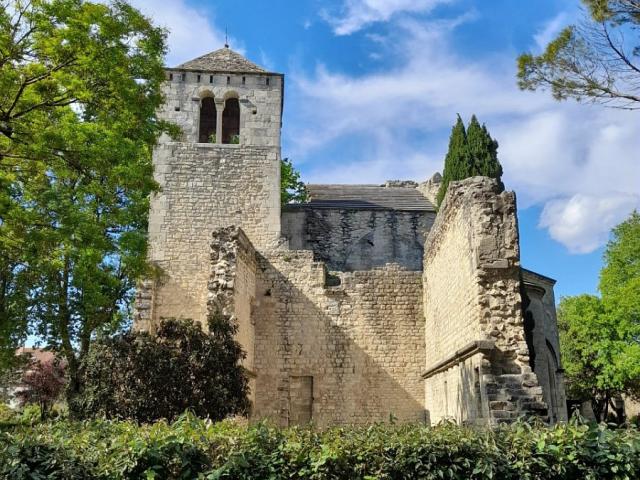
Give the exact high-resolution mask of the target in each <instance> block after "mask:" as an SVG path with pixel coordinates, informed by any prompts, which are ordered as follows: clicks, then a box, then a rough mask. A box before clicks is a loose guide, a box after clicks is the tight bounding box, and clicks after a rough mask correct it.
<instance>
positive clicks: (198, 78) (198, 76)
mask: <svg viewBox="0 0 640 480" xmlns="http://www.w3.org/2000/svg"><path fill="white" fill-rule="evenodd" d="M198 83H200V75H198Z"/></svg>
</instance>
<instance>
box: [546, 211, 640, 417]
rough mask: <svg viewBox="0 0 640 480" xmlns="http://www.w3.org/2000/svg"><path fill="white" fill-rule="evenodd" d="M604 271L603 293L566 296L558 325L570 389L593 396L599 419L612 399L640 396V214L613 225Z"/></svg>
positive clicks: (575, 394) (585, 397)
mask: <svg viewBox="0 0 640 480" xmlns="http://www.w3.org/2000/svg"><path fill="white" fill-rule="evenodd" d="M604 261H605V265H604V267H603V269H602V271H601V273H600V285H599V289H600V293H601V295H602V296H601V297H597V296H594V295H578V296H575V297H566V298H563V299H562V300H561V301H560V305H559V308H558V326H559V328H560V340H561V341H560V345H561V349H562V358H563V364H564V367H565V370H566V375H567V380H568V385H569V393H570V394H571V395H572V396H573V397H574V398H577V399H582V400H590V401H591V403H592V406H593V410H594V413H595V414H596V416H597V417H598V419H599V420H605V419H606V418H607V414H608V409H609V407H610V406H611V405H613V398H614V397H615V396H616V395H619V394H627V395H633V396H638V395H640V214H638V212H633V213H632V214H631V216H630V217H629V218H628V219H627V220H626V221H625V222H623V223H621V224H620V225H618V226H617V227H616V228H614V229H613V232H612V239H611V241H610V242H609V244H608V245H607V248H606V251H605V255H604Z"/></svg>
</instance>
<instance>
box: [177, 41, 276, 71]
mask: <svg viewBox="0 0 640 480" xmlns="http://www.w3.org/2000/svg"><path fill="white" fill-rule="evenodd" d="M176 69H179V70H198V71H202V72H236V73H267V71H266V70H265V69H263V68H262V67H259V66H258V65H256V64H255V63H253V62H250V61H249V60H247V59H246V58H244V57H243V56H242V55H240V54H239V53H237V52H234V51H233V50H231V49H230V48H229V47H224V48H220V49H219V50H216V51H214V52H210V53H207V54H206V55H202V56H201V57H198V58H194V59H193V60H189V61H188V62H184V63H182V64H180V65H178V66H177V67H176Z"/></svg>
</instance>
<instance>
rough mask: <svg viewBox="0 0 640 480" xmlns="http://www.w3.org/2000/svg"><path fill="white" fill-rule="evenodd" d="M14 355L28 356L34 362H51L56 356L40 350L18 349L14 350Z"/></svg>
mask: <svg viewBox="0 0 640 480" xmlns="http://www.w3.org/2000/svg"><path fill="white" fill-rule="evenodd" d="M16 355H28V356H29V357H31V359H32V360H34V361H36V362H43V363H44V362H51V361H53V359H55V358H56V354H55V353H54V352H52V351H49V350H43V349H41V348H28V347H20V348H18V349H17V350H16Z"/></svg>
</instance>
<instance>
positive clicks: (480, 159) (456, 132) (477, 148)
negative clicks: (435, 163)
mask: <svg viewBox="0 0 640 480" xmlns="http://www.w3.org/2000/svg"><path fill="white" fill-rule="evenodd" d="M477 175H481V176H486V177H491V178H497V179H498V180H499V181H500V185H501V188H504V186H503V185H502V181H501V177H502V166H501V165H500V162H499V161H498V142H497V141H495V140H494V139H493V138H491V135H490V134H489V131H488V130H487V127H486V126H485V125H482V126H481V125H480V123H479V122H478V119H477V118H476V116H475V115H473V116H472V117H471V121H470V122H469V126H468V127H467V128H466V129H465V126H464V123H463V121H462V118H460V115H458V119H457V121H456V124H455V125H454V126H453V129H452V130H451V136H450V137H449V150H448V151H447V156H446V157H445V160H444V171H443V174H442V183H441V184H440V190H439V191H438V197H437V202H438V205H440V204H441V203H442V200H443V199H444V196H445V194H446V193H447V188H449V183H450V182H453V181H457V180H464V179H465V178H469V177H474V176H477Z"/></svg>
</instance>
